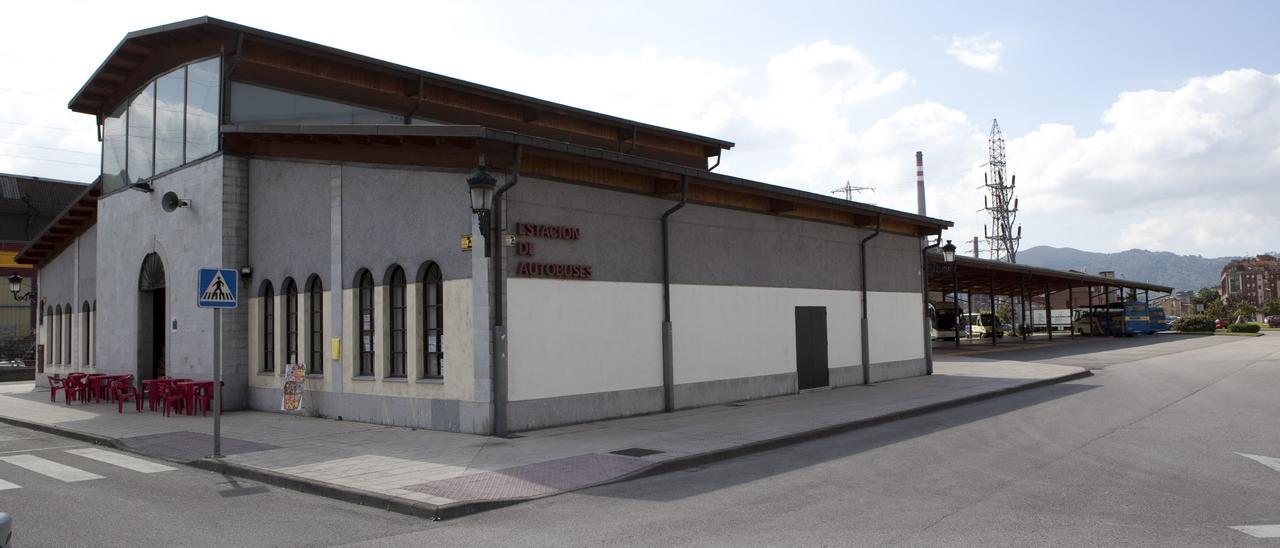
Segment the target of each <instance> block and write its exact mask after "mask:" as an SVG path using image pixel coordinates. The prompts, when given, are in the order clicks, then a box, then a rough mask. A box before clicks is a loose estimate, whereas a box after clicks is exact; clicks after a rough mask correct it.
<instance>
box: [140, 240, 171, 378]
mask: <svg viewBox="0 0 1280 548" xmlns="http://www.w3.org/2000/svg"><path fill="white" fill-rule="evenodd" d="M164 288H165V278H164V262H162V261H161V260H160V256H159V255H157V254H155V253H148V254H147V256H146V257H144V258H143V259H142V271H141V272H139V273H138V378H139V379H154V378H157V377H163V376H164V375H165V370H164V365H165V345H164V342H165V310H164V305H165V291H164Z"/></svg>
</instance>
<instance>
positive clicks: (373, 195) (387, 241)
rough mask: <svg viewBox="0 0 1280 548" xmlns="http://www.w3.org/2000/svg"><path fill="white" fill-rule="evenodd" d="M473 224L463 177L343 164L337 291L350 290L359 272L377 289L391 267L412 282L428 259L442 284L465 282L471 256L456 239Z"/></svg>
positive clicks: (449, 173)
mask: <svg viewBox="0 0 1280 548" xmlns="http://www.w3.org/2000/svg"><path fill="white" fill-rule="evenodd" d="M474 223H475V217H474V216H473V215H472V214H471V202H470V198H469V195H468V193H467V183H466V174H463V173H453V172H444V171H429V170H418V169H408V168H382V167H363V166H354V165H343V166H342V272H343V279H342V281H341V283H342V287H352V286H353V285H354V281H355V275H356V272H357V271H359V270H360V269H361V268H367V269H369V271H370V272H371V273H372V274H373V278H374V282H375V283H377V284H382V282H383V277H384V276H385V274H386V272H387V269H388V268H389V267H390V266H391V265H393V264H398V265H400V266H401V267H402V268H404V272H405V276H406V277H408V278H409V279H411V280H412V279H416V278H414V277H415V276H417V275H418V269H419V267H420V266H421V265H422V264H423V262H425V261H428V260H431V261H435V262H436V264H438V265H440V273H441V274H442V275H443V276H444V278H445V279H446V280H452V279H457V278H468V277H470V276H471V260H472V258H471V253H467V252H463V251H462V250H461V249H460V248H459V245H458V240H459V238H460V237H461V236H462V235H463V234H470V233H471V225H472V224H474ZM481 244H482V241H481V240H477V241H476V246H477V247H478V246H480V245H481ZM335 287H336V286H335Z"/></svg>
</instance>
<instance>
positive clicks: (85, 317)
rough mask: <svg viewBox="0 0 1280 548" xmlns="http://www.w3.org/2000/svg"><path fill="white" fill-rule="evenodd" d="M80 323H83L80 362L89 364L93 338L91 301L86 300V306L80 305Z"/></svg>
mask: <svg viewBox="0 0 1280 548" xmlns="http://www.w3.org/2000/svg"><path fill="white" fill-rule="evenodd" d="M80 315H81V318H80V323H81V324H83V325H82V327H81V329H80V363H81V364H83V365H85V366H88V365H89V341H90V340H91V339H92V338H93V332H92V331H90V330H91V329H93V324H92V323H90V321H89V320H90V319H91V317H90V315H89V301H85V302H84V306H81V307H80Z"/></svg>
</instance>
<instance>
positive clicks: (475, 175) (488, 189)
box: [467, 158, 498, 257]
mask: <svg viewBox="0 0 1280 548" xmlns="http://www.w3.org/2000/svg"><path fill="white" fill-rule="evenodd" d="M497 184H498V180H497V179H494V178H493V175H490V174H489V171H488V170H486V169H485V167H484V159H483V158H481V160H480V165H479V166H477V167H476V169H475V170H474V171H472V172H471V175H469V176H468V177H467V190H469V191H470V192H471V212H472V213H475V214H476V218H477V219H478V220H479V221H480V234H482V235H483V236H484V256H485V257H489V256H491V255H492V249H493V248H492V245H491V244H490V241H489V240H491V239H492V238H491V236H490V234H489V232H490V231H491V230H492V222H493V220H492V219H491V218H490V215H489V213H490V212H492V211H493V190H494V187H496V186H497Z"/></svg>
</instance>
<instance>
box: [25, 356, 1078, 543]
mask: <svg viewBox="0 0 1280 548" xmlns="http://www.w3.org/2000/svg"><path fill="white" fill-rule="evenodd" d="M1088 375H1089V372H1088V371H1087V370H1085V369H1082V368H1078V367H1070V366H1061V365H1048V364H1040V363H1027V362H1015V361H1008V360H1004V361H992V360H980V359H970V358H947V359H946V360H945V361H944V360H939V361H938V362H937V364H936V366H935V374H934V375H931V376H927V377H914V378H909V379H902V380H896V381H890V382H884V383H879V384H876V385H874V386H873V387H861V386H851V387H845V388H837V389H832V390H823V391H817V392H806V393H804V394H793V395H787V396H780V397H775V398H769V399H764V400H754V401H748V402H742V403H740V404H734V405H732V406H729V405H719V406H712V407H702V408H697V409H689V410H684V411H677V412H675V413H659V414H653V415H643V416H637V417H629V418H623V419H615V420H608V421H600V422H594V423H588V424H579V425H572V426H564V427H559V428H549V429H545V430H536V431H531V432H524V433H522V437H519V438H514V439H503V438H495V437H490V436H478V435H471V434H458V433H451V432H436V431H430V430H417V429H411V428H401V427H394V426H381V425H374V424H367V423H358V422H351V421H338V420H329V419H319V418H311V417H306V416H298V415H284V414H280V413H267V412H258V411H237V412H229V413H226V414H225V415H224V417H223V432H224V437H223V440H222V447H223V453H224V457H223V458H221V459H212V458H207V457H206V455H208V453H210V452H211V451H212V436H211V431H212V421H211V420H210V418H209V417H185V416H181V417H163V416H161V415H160V414H158V413H147V412H144V413H135V412H130V411H128V410H126V412H125V413H124V414H118V413H117V412H116V407H115V405H114V404H107V403H103V404H75V405H71V406H67V405H64V404H63V403H62V402H61V401H59V402H58V403H50V402H49V394H48V392H47V391H41V390H33V389H32V388H29V387H28V388H23V389H14V388H13V387H12V386H10V387H6V390H3V391H0V422H5V423H9V424H17V425H20V426H26V427H30V428H35V429H39V430H43V431H48V432H54V433H57V434H61V435H64V436H68V437H72V438H76V439H81V440H85V441H91V442H95V443H99V444H103V445H107V446H111V447H114V448H117V449H121V450H125V451H131V452H134V453H138V454H141V455H146V456H151V457H159V458H164V459H168V460H171V461H175V462H182V463H185V464H189V465H192V466H196V467H199V468H204V469H208V470H213V471H216V472H220V473H225V474H229V475H234V476H239V477H244V478H248V479H253V480H257V481H261V482H263V483H267V484H271V485H276V486H279V487H285V488H290V489H296V490H300V491H304V492H308V493H314V494H318V495H322V496H328V497H332V498H337V499H341V500H346V501H350V502H354V503H358V504H366V505H371V506H378V507H381V508H385V509H387V510H391V511H396V512H401V513H406V514H411V515H416V516H422V517H427V518H432V519H446V518H450V517H455V516H460V515H465V514H468V513H472V512H477V511H482V510H486V509H489V508H495V507H499V506H504V505H508V504H514V503H517V502H521V501H525V500H530V499H535V498H539V497H545V496H552V495H556V494H559V493H564V492H569V491H575V490H578V489H583V488H586V487H591V486H595V485H601V484H605V483H612V482H617V481H624V480H627V479H631V478H635V477H639V476H643V475H651V474H658V473H663V472H668V471H671V470H677V469H680V468H685V467H690V466H697V465H702V464H705V463H708V462H714V461H717V460H723V459H727V458H732V457H735V456H740V455H744V454H748V453H752V452H757V451H763V450H767V449H772V448H776V447H782V446H785V445H790V444H794V443H799V442H802V441H807V440H811V439H816V438H819V437H823V436H830V435H834V434H838V433H841V432H847V431H850V430H854V429H858V428H865V427H868V426H873V425H876V424H883V423H885V422H889V421H893V420H898V419H902V418H907V417H911V416H917V415H921V414H925V413H930V412H933V411H938V410H941V409H945V408H949V407H954V406H958V405H964V404H967V403H972V402H975V401H979V400H983V399H987V398H992V397H996V396H999V395H1003V394H1008V393H1012V392H1017V391H1021V390H1027V389H1030V388H1035V387H1040V386H1045V385H1049V384H1054V383H1060V382H1063V381H1067V380H1072V379H1079V378H1083V377H1087V376H1088ZM28 386H30V385H28ZM1079 389H1085V388H1084V387H1079V388H1073V389H1072V390H1061V391H1060V392H1061V393H1058V394H1055V396H1054V397H1057V396H1063V395H1068V394H1070V393H1074V390H1079Z"/></svg>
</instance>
